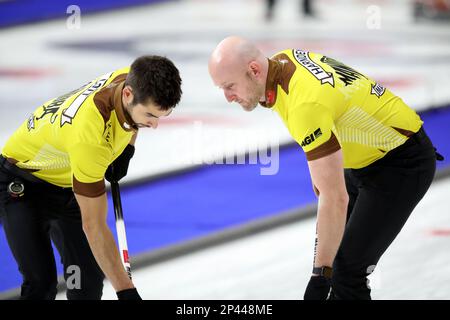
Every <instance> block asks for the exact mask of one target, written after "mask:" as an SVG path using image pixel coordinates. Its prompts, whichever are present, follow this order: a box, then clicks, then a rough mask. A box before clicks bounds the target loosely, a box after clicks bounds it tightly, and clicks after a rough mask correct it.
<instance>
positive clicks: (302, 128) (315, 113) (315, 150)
mask: <svg viewBox="0 0 450 320" xmlns="http://www.w3.org/2000/svg"><path fill="white" fill-rule="evenodd" d="M288 124H289V131H290V133H291V135H292V137H293V138H294V139H295V141H296V142H297V143H298V144H299V145H300V146H301V147H302V149H303V151H304V152H305V154H306V158H307V159H308V161H312V160H316V159H319V158H322V157H325V156H327V155H329V154H332V153H334V152H336V151H337V150H339V149H340V148H341V146H340V144H339V142H338V140H337V138H336V136H335V135H334V133H333V128H334V121H333V117H332V114H331V112H330V110H329V109H328V108H326V107H325V106H323V105H321V104H319V103H307V104H301V105H299V106H296V107H295V108H294V109H293V110H292V111H290V112H289V117H288Z"/></svg>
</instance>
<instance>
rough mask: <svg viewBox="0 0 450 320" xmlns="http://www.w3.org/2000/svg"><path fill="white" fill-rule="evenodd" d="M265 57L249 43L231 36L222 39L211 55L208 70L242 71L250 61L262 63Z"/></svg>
mask: <svg viewBox="0 0 450 320" xmlns="http://www.w3.org/2000/svg"><path fill="white" fill-rule="evenodd" d="M264 59H265V57H264V55H263V54H262V52H261V51H260V50H259V49H258V48H257V47H256V46H255V45H254V44H253V43H251V42H250V41H248V40H246V39H244V38H241V37H237V36H231V37H227V38H225V39H223V40H222V41H221V42H220V43H219V44H218V45H217V47H216V48H215V49H214V51H213V52H212V54H211V57H210V59H209V70H210V73H211V71H217V69H225V70H226V69H229V68H233V69H243V68H246V67H247V65H248V64H249V63H250V62H251V61H262V60H264Z"/></svg>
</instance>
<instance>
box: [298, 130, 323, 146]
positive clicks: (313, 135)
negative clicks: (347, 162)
mask: <svg viewBox="0 0 450 320" xmlns="http://www.w3.org/2000/svg"><path fill="white" fill-rule="evenodd" d="M321 135H322V130H320V128H317V129H316V130H314V132H313V133H311V134H310V135H308V136H307V137H306V138H305V139H304V140H303V141H302V143H301V146H302V147H306V146H307V145H310V144H311V143H312V142H314V141H315V140H316V139H317V138H319V137H320V136H321Z"/></svg>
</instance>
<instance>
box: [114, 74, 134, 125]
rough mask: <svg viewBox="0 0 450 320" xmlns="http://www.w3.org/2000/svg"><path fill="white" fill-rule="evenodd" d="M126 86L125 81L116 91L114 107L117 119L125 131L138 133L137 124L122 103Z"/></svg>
mask: <svg viewBox="0 0 450 320" xmlns="http://www.w3.org/2000/svg"><path fill="white" fill-rule="evenodd" d="M124 86H125V81H123V82H122V83H119V84H118V85H117V87H116V89H115V91H114V100H113V106H114V110H115V111H116V115H117V119H118V120H119V123H120V126H121V127H122V128H123V129H124V130H125V131H133V130H134V131H136V130H137V129H138V127H137V125H136V123H134V121H133V119H131V117H130V115H129V114H128V112H126V111H125V109H124V106H123V103H122V90H123V88H124Z"/></svg>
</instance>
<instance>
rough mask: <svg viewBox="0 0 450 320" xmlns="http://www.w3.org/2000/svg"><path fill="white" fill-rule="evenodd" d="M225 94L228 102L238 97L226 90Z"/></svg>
mask: <svg viewBox="0 0 450 320" xmlns="http://www.w3.org/2000/svg"><path fill="white" fill-rule="evenodd" d="M224 94H225V98H226V99H227V101H228V102H233V101H234V100H235V99H236V96H235V95H234V94H231V93H229V92H227V91H224Z"/></svg>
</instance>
